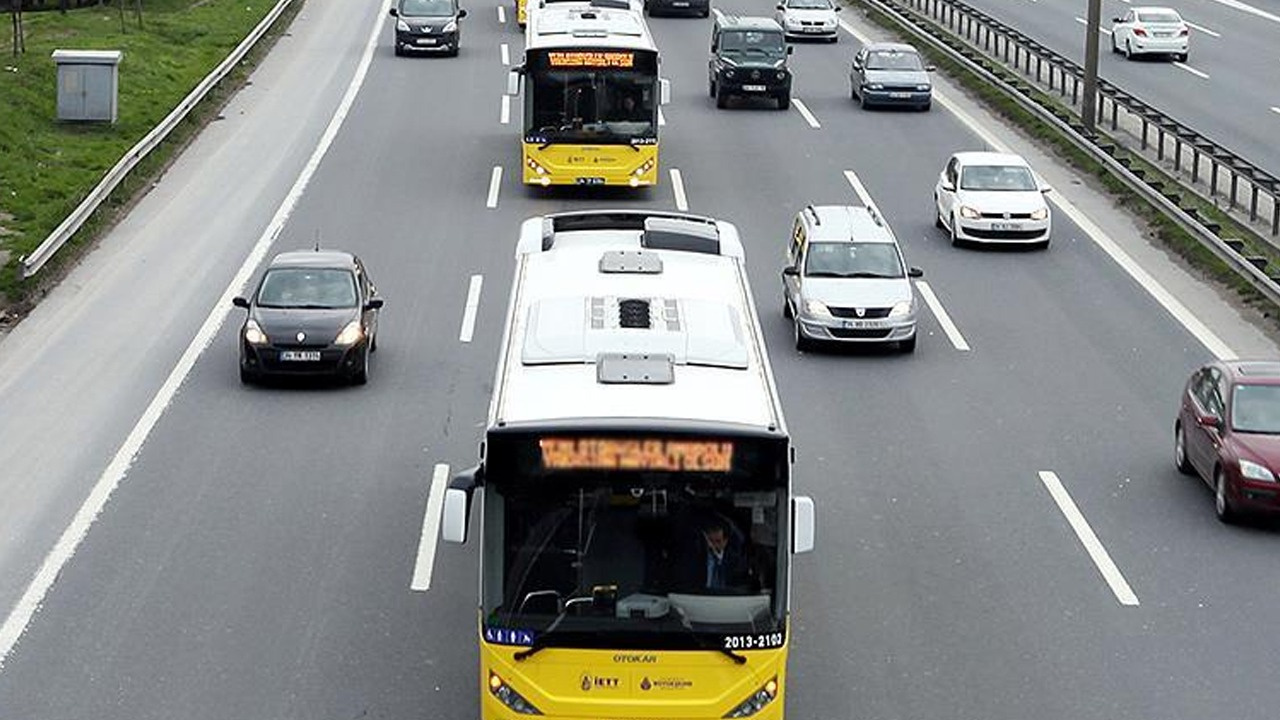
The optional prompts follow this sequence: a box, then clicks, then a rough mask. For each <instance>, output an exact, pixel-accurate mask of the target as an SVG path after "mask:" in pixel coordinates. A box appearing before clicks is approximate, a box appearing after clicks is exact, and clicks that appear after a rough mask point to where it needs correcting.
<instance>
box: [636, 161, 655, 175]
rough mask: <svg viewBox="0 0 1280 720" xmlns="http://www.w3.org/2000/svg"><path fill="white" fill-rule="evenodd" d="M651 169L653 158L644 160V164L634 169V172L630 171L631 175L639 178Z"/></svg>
mask: <svg viewBox="0 0 1280 720" xmlns="http://www.w3.org/2000/svg"><path fill="white" fill-rule="evenodd" d="M652 169H653V158H649V159H648V160H645V161H644V163H643V164H641V165H640V167H638V168H636V169H635V170H632V171H631V174H632V175H635V176H637V177H639V176H641V175H644V174H645V173H647V172H649V171H650V170H652Z"/></svg>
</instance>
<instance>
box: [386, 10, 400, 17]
mask: <svg viewBox="0 0 1280 720" xmlns="http://www.w3.org/2000/svg"><path fill="white" fill-rule="evenodd" d="M387 14H388V15H390V16H391V17H399V16H400V11H399V10H396V9H395V8H391V9H390V10H388V11H387Z"/></svg>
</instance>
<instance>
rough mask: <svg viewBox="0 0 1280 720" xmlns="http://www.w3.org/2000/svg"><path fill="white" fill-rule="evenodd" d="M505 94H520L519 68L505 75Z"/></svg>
mask: <svg viewBox="0 0 1280 720" xmlns="http://www.w3.org/2000/svg"><path fill="white" fill-rule="evenodd" d="M507 94H508V95H519V94H520V70H519V68H517V69H514V70H512V71H511V72H509V73H507Z"/></svg>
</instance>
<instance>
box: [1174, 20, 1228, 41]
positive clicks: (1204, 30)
mask: <svg viewBox="0 0 1280 720" xmlns="http://www.w3.org/2000/svg"><path fill="white" fill-rule="evenodd" d="M1182 22H1184V23H1186V24H1187V27H1190V28H1193V29H1195V30H1199V31H1200V32H1202V33H1204V34H1205V35H1208V36H1209V37H1216V38H1220V37H1222V33H1218V32H1214V31H1212V30H1210V29H1209V28H1207V27H1205V26H1203V25H1197V24H1195V23H1193V22H1191V21H1190V20H1185V19H1184V20H1183V21H1182Z"/></svg>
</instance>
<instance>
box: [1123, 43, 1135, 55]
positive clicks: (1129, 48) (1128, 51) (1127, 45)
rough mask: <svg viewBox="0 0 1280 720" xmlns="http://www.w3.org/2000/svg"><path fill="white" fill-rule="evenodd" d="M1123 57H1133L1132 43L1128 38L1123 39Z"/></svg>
mask: <svg viewBox="0 0 1280 720" xmlns="http://www.w3.org/2000/svg"><path fill="white" fill-rule="evenodd" d="M1124 59H1125V60H1132V59H1133V43H1132V42H1131V41H1129V40H1125V41H1124Z"/></svg>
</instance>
